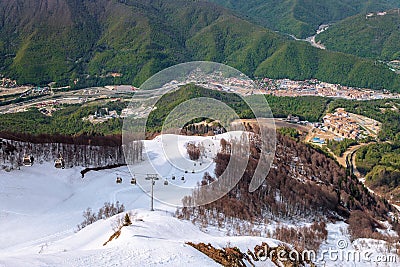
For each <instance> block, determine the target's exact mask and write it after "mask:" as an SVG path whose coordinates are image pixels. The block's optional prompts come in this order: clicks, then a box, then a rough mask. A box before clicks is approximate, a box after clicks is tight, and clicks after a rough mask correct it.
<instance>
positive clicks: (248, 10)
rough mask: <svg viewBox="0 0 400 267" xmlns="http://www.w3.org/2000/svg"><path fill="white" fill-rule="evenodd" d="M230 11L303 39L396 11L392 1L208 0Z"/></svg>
mask: <svg viewBox="0 0 400 267" xmlns="http://www.w3.org/2000/svg"><path fill="white" fill-rule="evenodd" d="M208 1H210V2H214V3H217V4H220V5H222V6H225V7H227V8H230V9H232V10H234V11H236V12H237V13H238V14H241V15H242V16H243V17H247V18H250V19H251V20H252V21H254V22H255V23H258V24H260V25H262V26H266V27H268V28H271V29H274V30H278V31H280V32H284V33H288V34H293V35H295V36H297V37H299V38H306V37H308V36H311V35H313V34H315V31H316V30H317V29H318V26H319V25H321V24H327V23H332V22H335V21H339V20H342V19H344V18H346V17H349V16H353V15H356V14H359V13H366V12H370V11H382V10H387V9H390V8H395V7H399V2H398V1H395V0H384V1H382V0H380V1H368V0H325V1H318V0H311V1H310V0H297V1H296V0H289V1H277V0H247V1H230V0H208Z"/></svg>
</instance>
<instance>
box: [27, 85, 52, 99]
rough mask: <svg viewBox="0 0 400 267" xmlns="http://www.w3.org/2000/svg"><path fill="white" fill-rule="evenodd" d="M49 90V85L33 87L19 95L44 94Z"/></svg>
mask: <svg viewBox="0 0 400 267" xmlns="http://www.w3.org/2000/svg"><path fill="white" fill-rule="evenodd" d="M50 92H51V89H50V87H34V88H32V89H30V90H28V91H26V92H24V93H22V94H21V95H20V97H28V96H39V95H46V94H49V93H50Z"/></svg>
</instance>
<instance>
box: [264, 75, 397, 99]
mask: <svg viewBox="0 0 400 267" xmlns="http://www.w3.org/2000/svg"><path fill="white" fill-rule="evenodd" d="M258 84H259V86H260V87H261V88H262V91H263V92H264V93H266V94H269V95H274V96H289V97H297V96H322V97H332V98H344V99H356V100H373V99H385V98H398V99H400V95H399V94H393V93H389V92H386V91H375V90H371V89H362V88H354V87H349V86H343V85H340V84H331V83H326V82H321V81H318V80H316V79H311V80H305V81H293V80H289V79H280V80H275V79H269V78H264V79H261V80H259V81H258Z"/></svg>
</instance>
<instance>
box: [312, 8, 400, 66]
mask: <svg viewBox="0 0 400 267" xmlns="http://www.w3.org/2000/svg"><path fill="white" fill-rule="evenodd" d="M399 24H400V14H399V12H398V10H397V9H396V10H390V11H387V13H386V14H385V15H381V16H378V15H377V14H376V13H374V15H372V16H370V17H366V14H360V15H357V16H354V17H350V18H348V19H345V20H343V21H340V22H338V23H336V24H334V25H332V26H330V27H329V29H328V30H326V31H325V32H323V33H321V34H319V35H318V36H317V41H321V42H322V44H323V45H324V46H326V47H327V48H328V49H330V50H334V51H340V52H344V53H349V54H353V55H357V56H360V57H369V58H377V59H381V60H399V59H400V33H399Z"/></svg>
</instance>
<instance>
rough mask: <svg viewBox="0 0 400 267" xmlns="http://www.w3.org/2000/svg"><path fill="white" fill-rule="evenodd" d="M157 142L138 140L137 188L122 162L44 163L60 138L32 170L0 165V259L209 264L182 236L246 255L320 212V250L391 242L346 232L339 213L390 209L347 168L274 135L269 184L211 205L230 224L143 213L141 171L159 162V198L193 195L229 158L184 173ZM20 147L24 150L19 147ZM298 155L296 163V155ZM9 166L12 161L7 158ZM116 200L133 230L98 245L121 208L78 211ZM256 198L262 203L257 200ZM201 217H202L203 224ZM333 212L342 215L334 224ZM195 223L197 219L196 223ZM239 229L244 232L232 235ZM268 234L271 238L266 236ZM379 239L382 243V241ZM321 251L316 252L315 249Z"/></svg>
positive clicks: (242, 189) (159, 206) (170, 210)
mask: <svg viewBox="0 0 400 267" xmlns="http://www.w3.org/2000/svg"><path fill="white" fill-rule="evenodd" d="M181 137H182V138H181V139H179V142H178V143H177V145H178V146H179V147H181V148H184V145H185V143H186V142H188V141H205V140H206V139H208V140H209V141H211V142H212V143H213V144H215V145H218V144H219V143H220V141H221V139H222V138H226V140H229V139H228V135H225V134H223V135H218V136H216V137H217V139H213V138H212V137H199V136H196V137H188V136H185V137H184V136H181ZM161 138H164V136H159V137H157V138H155V139H153V140H147V141H144V145H145V147H146V151H147V152H148V154H149V155H150V156H149V157H148V158H147V157H144V160H143V161H140V162H138V163H136V164H134V165H133V168H134V169H135V174H136V176H135V177H136V178H137V179H138V183H140V185H141V186H142V188H140V187H139V186H135V185H132V184H131V183H130V178H131V175H132V173H130V172H129V169H128V168H127V167H119V168H116V169H108V170H101V171H93V172H89V173H87V174H86V175H85V177H84V178H83V179H82V178H81V175H80V171H81V169H82V167H80V166H81V164H84V163H85V159H80V160H81V162H79V161H78V162H76V164H75V165H74V166H72V167H67V168H66V169H56V168H54V167H53V166H52V165H53V164H52V163H51V162H49V161H51V160H52V156H50V157H49V156H48V155H46V153H52V152H55V150H58V149H61V147H59V146H58V145H57V144H52V146H53V148H50V147H48V148H47V149H46V150H47V151H45V150H44V149H35V150H36V152H33V153H37V154H35V158H36V159H37V161H35V163H34V165H33V166H31V167H25V166H21V167H20V169H17V168H15V169H14V170H12V171H10V172H6V171H4V170H0V173H1V178H2V179H0V185H1V193H2V194H0V199H1V201H0V215H1V216H0V218H1V219H0V226H1V229H3V231H1V232H0V241H1V242H0V264H1V265H2V266H3V265H4V266H17V267H18V266H27V265H29V266H112V265H115V266H158V265H163V266H189V265H190V266H214V265H213V263H214V262H213V261H211V260H210V259H209V258H207V257H206V256H204V255H203V254H201V253H199V252H198V251H196V250H194V249H192V248H190V247H189V246H187V245H186V244H185V242H204V243H206V244H207V243H211V244H212V245H213V246H216V247H226V246H229V245H231V246H238V247H239V248H240V249H241V250H242V251H244V252H246V251H247V249H250V250H252V249H253V248H254V247H255V246H256V245H261V243H262V242H267V243H268V244H270V245H274V244H275V245H276V244H279V243H281V242H282V241H283V240H281V239H279V238H274V237H275V236H277V235H278V234H279V232H282V233H285V230H288V229H289V230H288V231H291V234H290V235H281V237H282V238H284V239H285V240H287V241H284V242H288V243H291V241H296V240H299V236H298V235H297V234H294V233H296V232H295V231H296V230H295V229H304V228H305V229H309V228H308V226H309V225H311V224H312V222H313V221H314V220H315V219H316V218H317V219H321V217H320V216H318V215H322V214H325V212H326V213H328V214H329V215H327V216H328V217H327V219H326V227H323V228H324V230H325V231H326V233H325V239H326V241H325V242H324V243H323V244H322V246H321V248H320V249H321V250H322V249H324V250H325V249H328V248H331V249H332V248H335V246H336V244H337V242H338V241H339V240H344V242H346V244H347V245H348V250H349V251H351V250H356V249H359V250H361V251H363V250H365V249H366V246H368V245H369V246H370V247H369V248H368V249H373V250H376V251H377V252H382V253H383V251H384V252H385V255H386V254H388V252H387V250H388V246H387V245H386V243H385V242H383V241H377V240H371V239H358V237H357V236H353V237H351V236H350V233H352V232H351V231H350V232H348V230H351V229H353V228H352V225H353V226H354V222H353V223H351V220H352V215H350V220H349V223H351V224H350V226H349V225H348V224H347V222H344V221H342V219H341V218H340V217H337V216H336V215H337V214H338V213H341V214H343V216H344V217H347V216H346V213H347V212H348V211H350V210H355V209H359V210H358V213H361V214H362V215H363V216H364V217H365V218H368V217H369V216H374V215H375V214H377V213H378V216H376V217H375V218H379V217H380V216H379V215H382V216H384V217H386V213H387V211H388V206H387V205H386V204H385V203H383V202H382V201H381V200H379V199H378V198H377V197H375V196H373V195H372V194H370V193H369V192H368V190H366V189H364V187H363V186H362V185H361V183H360V182H358V181H357V180H356V179H351V178H349V177H346V176H345V173H344V170H343V169H341V168H340V167H339V166H338V165H337V164H336V163H334V162H333V161H332V160H330V159H328V158H326V157H325V156H324V155H323V154H320V153H318V152H316V151H315V150H313V149H311V148H308V147H305V146H304V145H302V144H298V143H295V142H294V141H291V140H289V139H286V138H283V137H280V138H279V140H278V141H279V145H278V150H277V152H278V153H277V159H276V162H275V164H276V168H273V169H272V170H271V174H270V175H268V177H267V178H266V184H265V185H266V186H263V187H262V188H260V189H259V190H257V191H256V192H254V193H248V192H247V188H246V185H248V179H249V177H248V176H247V175H248V174H246V176H245V177H243V181H242V182H240V183H239V184H238V186H237V187H235V188H234V190H232V192H231V193H230V194H229V195H227V196H226V197H225V198H223V199H221V200H220V201H218V202H215V203H214V204H210V205H213V206H214V207H215V208H216V211H218V210H219V209H220V208H222V207H223V205H226V207H227V208H226V209H223V210H221V213H220V215H222V216H224V217H225V218H226V220H224V217H221V216H218V217H219V218H220V219H219V222H220V226H211V225H212V223H213V222H214V219H215V218H214V217H212V216H210V215H212V214H213V213H215V212H214V210H211V209H210V210H208V211H206V212H205V213H204V214H198V215H197V216H196V214H191V213H190V212H188V210H186V211H185V214H186V215H192V216H196V217H197V220H193V221H192V222H193V223H194V224H195V225H193V223H192V222H190V221H185V220H182V219H180V218H177V216H174V212H175V211H176V208H175V207H174V206H170V205H166V204H164V203H161V202H159V201H155V210H156V211H154V212H149V211H147V210H148V208H149V204H150V203H149V202H150V199H149V196H148V192H149V189H150V183H149V182H148V181H146V180H145V179H144V178H145V176H146V173H149V172H154V168H157V170H158V171H159V172H160V176H161V177H162V178H163V179H167V180H168V181H169V185H165V184H164V183H163V180H160V181H157V182H156V184H155V197H156V198H157V199H164V200H165V197H166V196H168V197H172V198H173V199H180V198H179V197H177V195H176V192H179V191H178V190H177V189H178V187H180V186H185V187H187V188H188V189H189V191H188V192H192V191H191V188H194V187H195V186H196V184H198V182H200V181H201V179H202V175H203V172H208V173H211V174H213V172H214V169H215V172H216V173H219V171H220V169H219V170H217V169H218V167H224V166H223V165H224V164H225V163H226V162H225V161H224V160H223V159H222V158H221V155H219V156H218V157H217V158H216V162H215V163H214V162H212V163H211V164H207V167H206V168H204V169H203V170H202V171H199V172H196V173H194V174H192V173H184V171H183V169H181V168H177V167H176V166H174V164H173V163H172V162H170V161H168V157H167V155H166V154H165V153H164V148H163V146H162V145H161V143H160V139H161ZM32 148H33V149H34V148H35V146H32ZM18 149H19V150H21V149H23V147H19V148H18ZM88 150H92V149H88ZM71 151H72V150H71ZM18 152H20V151H18ZM213 152H214V153H216V152H217V151H216V150H214V151H213ZM13 153H14V152H11V154H13ZM88 153H89V152H88ZM91 153H93V155H94V156H95V157H96V156H97V157H105V158H109V152H105V151H101V150H100V151H97V152H94V151H93V152H91ZM73 154H74V155H76V154H78V155H79V154H80V153H79V152H78V153H73ZM219 154H220V153H219ZM0 155H3V159H2V161H1V162H4V161H3V160H4V159H5V157H4V156H5V155H6V153H1V154H0ZM168 156H171V155H168ZM173 156H174V157H175V156H177V157H178V158H179V164H181V163H182V162H185V160H183V159H184V158H185V156H186V155H185V156H184V155H179V156H178V155H175V154H174V155H173ZM182 156H183V158H182ZM214 156H215V154H214ZM208 158H214V157H208ZM295 158H297V160H294V159H295ZM82 160H83V161H82ZM251 161H252V162H253V161H254V159H252V160H251ZM5 162H6V164H9V162H8V160H7V159H6V160H5ZM197 167H199V166H197ZM177 172H179V176H177V177H180V175H184V176H185V181H182V180H181V179H176V180H172V178H171V179H170V177H171V175H173V174H175V175H177ZM116 177H122V178H123V182H122V183H121V184H116V183H115V179H116ZM173 185H177V187H174V186H173ZM321 196H323V197H321ZM163 197H164V198H163ZM320 197H321V198H320ZM252 200H254V202H252ZM116 201H120V203H121V204H123V205H124V206H125V208H126V210H127V211H126V213H128V212H129V211H131V216H132V222H133V223H132V225H131V226H127V227H123V228H122V230H121V235H120V237H118V238H117V239H114V240H112V241H111V242H109V243H108V244H107V245H105V246H104V245H103V244H104V242H105V241H107V240H108V239H109V238H110V236H111V235H112V234H113V232H114V229H113V228H115V223H116V221H117V218H118V217H119V216H121V215H122V216H124V215H125V214H124V213H122V214H121V215H117V216H113V217H109V218H103V219H99V220H98V221H97V222H94V223H92V224H91V225H88V226H86V227H85V228H83V229H82V230H80V231H79V232H76V230H77V224H79V223H81V222H82V221H83V220H84V218H83V217H82V213H83V211H85V210H86V209H87V208H88V207H89V208H91V210H90V211H91V212H96V211H97V210H99V208H101V207H103V205H104V204H103V203H105V202H108V203H116ZM168 203H170V202H168ZM260 203H263V204H262V205H259V204H260ZM267 203H268V204H267ZM271 203H272V204H271ZM269 204H271V205H269ZM243 207H244V208H243ZM206 208H209V206H206ZM361 210H362V211H361ZM261 213H262V215H260V214H261ZM84 214H85V213H84ZM249 214H254V216H256V217H258V219H255V220H248V221H247V219H248V217H247V218H246V216H248V215H249ZM232 215H233V217H236V216H238V215H239V216H241V218H242V219H244V221H239V220H238V219H237V218H232ZM313 215H315V216H313ZM207 217H208V220H205V219H206V218H207ZM334 217H336V219H338V220H339V221H335V220H334V219H333V218H334ZM221 218H222V220H221ZM282 218H285V219H284V220H283V219H282ZM329 219H332V220H329ZM343 219H344V218H343ZM235 222H236V223H237V222H239V224H240V225H239V226H240V227H235V226H236V224H234V223H235ZM241 222H242V223H241ZM361 222H362V221H361V220H360V221H356V225H360V227H361V229H362V230H363V231H364V234H365V233H368V229H369V228H368V227H374V225H370V226H366V228H362V227H364V226H365V225H364V224H361ZM199 224H203V225H202V226H200V227H199ZM249 224H250V226H252V227H253V228H254V230H258V231H261V232H257V231H253V232H252V233H251V234H248V232H247V231H246V229H244V228H245V227H246V226H247V225H249ZM382 224H383V225H386V226H387V225H388V224H386V223H382ZM232 225H233V227H232ZM241 227H243V228H241ZM300 227H304V228H300ZM253 228H251V229H253ZM382 228H384V227H382ZM290 229H292V230H290ZM241 230H243V232H242V234H240V233H238V232H237V231H241ZM379 230H382V231H385V230H383V229H379ZM385 232H386V231H385ZM389 232H392V233H393V231H389ZM268 233H269V234H268ZM312 233H313V232H311V235H310V233H308V235H307V238H306V241H307V242H310V241H312V240H315V239H317V237H315V236H313V235H312ZM269 235H270V236H271V235H272V236H271V237H268V236H269ZM302 236H303V235H302ZM363 237H366V236H363ZM272 238H274V239H272ZM276 239H279V240H276ZM362 242H364V244H365V243H366V244H365V247H363V246H362V245H361V243H362ZM379 242H381V245H378V243H379ZM360 245H361V246H360ZM378 248H381V249H385V250H378ZM321 250H318V252H319V253H321V252H322V251H321ZM326 261H327V265H326V266H336V265H337V264H338V263H339V264H340V266H352V265H353V263H354V262H352V261H351V262H346V261H340V262H338V261H336V262H335V261H333V260H329V259H328V258H326ZM363 263H365V264H366V265H365V266H375V265H373V264H375V263H374V262H373V263H368V262H363ZM255 264H256V265H255V266H275V265H274V264H272V263H271V262H270V261H267V262H263V261H260V262H256V263H255ZM215 266H218V265H217V264H215ZM247 266H250V265H247ZM363 266H364V265H363ZM388 266H396V265H395V264H393V265H388Z"/></svg>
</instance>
